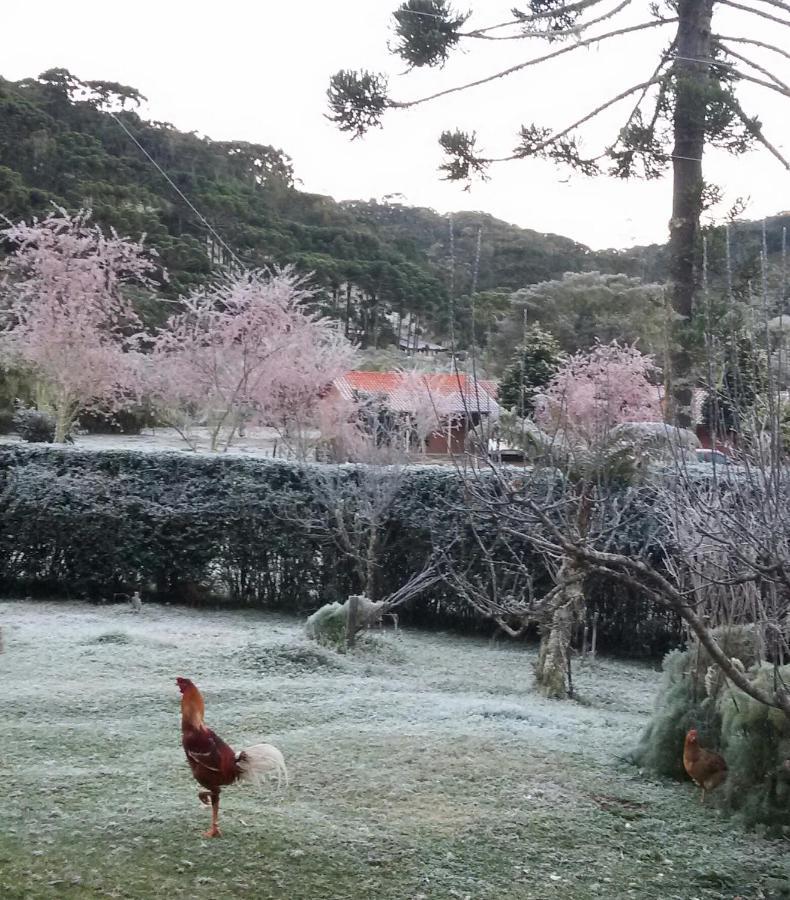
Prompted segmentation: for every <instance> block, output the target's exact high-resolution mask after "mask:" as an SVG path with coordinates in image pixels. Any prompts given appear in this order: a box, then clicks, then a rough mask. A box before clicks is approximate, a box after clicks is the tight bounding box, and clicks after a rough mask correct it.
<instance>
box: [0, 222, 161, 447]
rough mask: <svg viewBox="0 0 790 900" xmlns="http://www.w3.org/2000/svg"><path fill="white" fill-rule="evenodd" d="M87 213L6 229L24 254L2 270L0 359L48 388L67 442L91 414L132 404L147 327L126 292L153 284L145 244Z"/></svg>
mask: <svg viewBox="0 0 790 900" xmlns="http://www.w3.org/2000/svg"><path fill="white" fill-rule="evenodd" d="M89 218H90V216H89V213H86V212H80V213H78V214H76V215H75V216H72V217H69V216H68V215H67V214H66V213H65V212H64V211H63V210H61V211H60V212H59V214H56V215H52V216H49V217H48V218H46V219H44V220H43V221H41V222H38V221H34V222H33V224H32V225H26V224H25V223H20V224H19V225H13V226H11V227H10V228H6V229H5V230H4V231H2V232H0V234H2V236H3V238H4V239H5V240H6V241H10V242H12V243H13V244H15V245H16V247H17V249H16V252H14V253H13V254H12V255H11V256H9V257H8V258H7V259H6V260H5V261H4V263H3V265H2V271H3V272H4V273H5V278H4V280H3V284H2V296H3V301H4V303H3V312H4V321H3V328H2V332H1V333H0V338H1V340H0V346H1V348H2V352H3V356H4V357H5V358H6V359H7V360H8V361H9V362H10V363H11V364H13V365H16V366H19V367H22V368H24V369H28V370H29V371H30V372H31V374H32V375H33V377H34V378H36V379H37V380H38V381H39V383H40V384H41V385H42V386H43V387H44V389H45V394H46V397H47V400H48V402H49V403H50V404H51V405H52V407H53V408H54V411H55V414H56V418H57V430H56V436H55V437H56V440H63V439H64V438H65V436H66V435H67V434H68V432H69V429H70V428H71V426H72V425H73V423H74V421H75V420H76V418H77V416H78V415H79V414H80V413H81V412H85V411H92V410H93V411H104V412H113V411H116V410H119V409H121V408H123V407H124V406H128V405H129V402H130V399H131V398H133V397H134V396H136V394H137V392H138V388H139V383H138V377H137V376H138V371H139V365H138V362H139V360H138V354H137V353H136V349H135V348H136V343H137V336H138V333H139V330H140V327H141V323H140V320H139V318H138V316H137V314H136V312H135V310H134V307H133V305H132V302H131V299H130V298H129V297H128V296H127V295H126V294H125V293H124V291H123V289H122V288H123V286H124V285H125V284H127V283H129V282H137V283H138V284H141V285H144V286H147V285H149V273H150V272H151V271H152V270H153V268H154V264H153V263H152V262H151V260H150V259H148V258H147V257H146V256H145V255H144V253H145V250H144V247H143V245H142V244H141V243H138V242H134V241H129V240H126V239H123V238H119V237H118V235H117V234H115V233H114V232H112V233H111V234H110V235H109V236H107V235H105V234H104V233H103V232H102V231H101V229H100V228H98V227H97V226H92V225H90V224H89Z"/></svg>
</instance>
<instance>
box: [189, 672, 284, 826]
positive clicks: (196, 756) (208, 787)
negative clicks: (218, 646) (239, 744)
mask: <svg viewBox="0 0 790 900" xmlns="http://www.w3.org/2000/svg"><path fill="white" fill-rule="evenodd" d="M176 684H177V685H178V688H179V690H180V691H181V734H182V739H181V743H182V745H183V747H184V753H185V754H186V757H187V762H188V763H189V767H190V768H191V769H192V774H193V775H194V777H195V781H197V783H198V784H200V785H202V786H203V787H204V788H205V790H202V791H198V799H199V800H200V802H201V803H203V804H204V805H206V806H208V805H209V803H210V804H211V828H209V830H208V831H206V832H205V833H204V836H205V837H219V835H220V830H219V824H218V822H219V792H220V790H221V789H222V788H223V787H225V785H228V784H233V782H234V781H251V782H253V783H256V784H260V783H261V782H262V781H263V780H264V779H265V778H266V776H267V775H273V776H274V777H275V778H276V779H277V782H278V784H279V783H281V782H282V781H285V783H286V784H287V783H288V770H287V769H286V767H285V760H284V759H283V755H282V753H280V751H279V750H278V749H277V748H276V747H274V746H272V744H255V745H254V746H253V747H248V748H247V749H246V750H241V751H240V752H239V753H234V751H233V750H232V749H231V748H230V747H229V746H228V745H227V744H226V743H225V741H223V740H222V738H220V737H218V736H217V735H216V734H214V732H213V731H212V730H211V729H210V728H208V727H207V726H206V724H205V722H204V721H203V715H204V712H205V707H204V704H203V696H202V695H201V693H200V691H199V690H198V689H197V686H196V685H195V684H194V683H193V682H191V681H190V680H189V679H188V678H176Z"/></svg>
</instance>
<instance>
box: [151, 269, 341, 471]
mask: <svg viewBox="0 0 790 900" xmlns="http://www.w3.org/2000/svg"><path fill="white" fill-rule="evenodd" d="M309 297H310V291H309V290H307V289H306V288H305V287H304V286H303V283H302V281H300V279H299V278H298V277H297V276H296V275H295V274H294V273H293V272H292V271H290V270H286V271H284V272H281V273H278V274H270V273H268V272H263V271H249V272H244V273H242V274H241V275H237V276H232V277H227V278H225V279H224V280H222V281H219V282H217V283H216V284H215V285H212V286H210V287H207V288H204V289H201V290H197V291H195V292H193V293H192V294H191V295H190V296H188V297H186V298H183V299H182V301H181V309H180V310H179V311H178V312H177V313H175V314H174V315H173V316H172V317H171V318H170V319H169V321H168V322H167V324H166V325H165V327H164V328H162V329H161V330H160V331H159V332H158V334H157V335H156V337H155V340H154V343H153V349H152V353H151V354H150V357H149V359H148V377H147V382H148V389H149V395H150V397H151V399H152V401H153V402H154V404H155V406H156V407H157V409H158V411H159V415H160V417H161V418H162V419H164V420H165V421H166V422H168V424H170V425H172V426H173V427H175V428H176V429H177V430H178V431H179V433H180V434H181V435H182V437H183V438H184V439H185V440H186V441H187V443H188V444H189V445H190V446H192V448H193V449H194V448H195V446H196V445H195V442H194V439H193V437H192V434H193V432H192V429H193V426H194V425H195V424H197V423H206V424H208V425H209V429H210V446H211V450H212V451H217V450H223V449H224V450H227V449H228V448H229V447H230V445H231V444H232V443H233V441H234V439H235V438H236V437H237V435H238V433H239V429H240V428H241V427H243V426H245V425H268V426H273V427H275V428H277V429H278V430H279V432H280V434H281V435H282V436H283V437H284V438H285V439H286V440H287V441H288V442H289V443H290V444H291V446H292V448H293V449H295V450H296V451H297V452H298V453H300V454H303V453H304V451H305V441H304V435H305V432H306V429H307V428H309V427H311V426H313V425H314V424H315V421H316V417H317V410H318V404H319V399H320V397H321V395H322V393H323V392H324V391H325V389H326V388H327V387H328V385H330V384H331V383H332V381H333V380H334V379H335V378H337V377H338V376H339V375H341V374H342V373H343V372H345V371H347V370H348V368H349V367H350V365H351V361H352V358H353V353H354V349H353V347H352V345H351V344H350V343H349V342H348V341H347V340H346V339H345V338H344V337H343V336H342V335H341V334H340V332H339V331H338V330H337V328H336V327H335V325H334V324H333V323H331V322H330V321H329V320H327V319H323V318H320V317H318V316H315V315H313V314H312V313H310V312H308V311H307V310H306V309H305V301H306V300H307V299H308V298H309Z"/></svg>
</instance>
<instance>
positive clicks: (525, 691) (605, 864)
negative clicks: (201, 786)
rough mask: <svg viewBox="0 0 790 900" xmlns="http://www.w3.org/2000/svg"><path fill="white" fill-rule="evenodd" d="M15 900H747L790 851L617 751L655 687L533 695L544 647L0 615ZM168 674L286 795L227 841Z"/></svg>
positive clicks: (253, 805)
mask: <svg viewBox="0 0 790 900" xmlns="http://www.w3.org/2000/svg"><path fill="white" fill-rule="evenodd" d="M0 622H1V623H2V627H3V633H4V643H5V649H4V652H3V653H2V654H0V686H2V694H1V695H0V696H1V697H2V699H1V700H0V778H1V779H2V784H3V802H2V825H1V826H0V897H2V898H26V900H27V898H36V897H67V898H72V897H147V898H149V897H150V898H164V900H174V898H191V897H199V898H203V897H205V898H226V897H249V898H278V900H330V898H338V900H339V898H349V900H351V898H354V900H357V898H366V897H371V898H373V897H376V898H383V900H389V898H437V900H447V898H463V897H468V898H474V900H478V898H481V900H482V898H492V900H508V898H536V900H537V898H541V900H543V898H545V900H551V898H558V900H559V898H565V900H574V898H585V900H586V898H593V897H596V898H597V897H601V898H616V897H644V898H655V900H659V898H660V900H671V898H678V900H692V898H695V897H697V898H703V897H704V898H734V897H742V898H758V897H765V896H776V897H779V896H783V895H782V894H780V893H776V891H777V889H778V887H779V882H780V880H782V881H784V883H785V884H788V885H790V881H786V880H785V879H788V878H790V859H788V856H790V854H788V850H790V848H789V847H788V845H787V843H786V842H784V843H782V842H768V841H765V840H763V839H761V838H760V837H758V836H756V835H754V834H746V833H744V832H742V831H741V830H740V829H738V828H737V827H732V826H731V825H730V824H728V823H727V822H725V821H722V820H721V819H720V818H719V817H718V816H717V814H716V813H715V812H714V811H712V810H707V809H701V808H700V807H699V804H698V800H697V795H696V793H695V792H694V791H693V790H692V789H691V787H690V786H689V785H678V784H671V783H661V782H657V781H654V780H651V779H649V778H647V777H645V776H640V774H639V773H638V772H637V771H636V770H635V769H633V768H632V767H630V766H628V765H627V764H625V763H623V762H621V761H620V760H618V758H617V757H618V755H621V754H623V753H624V751H625V749H626V748H627V747H628V745H629V744H630V742H631V741H632V739H633V738H634V736H635V735H636V733H637V732H638V731H639V729H640V728H641V727H642V725H643V724H644V722H645V718H646V715H647V712H648V710H649V707H650V704H651V702H652V695H653V691H654V685H655V678H656V675H655V673H653V672H651V671H649V670H648V669H646V668H640V667H637V666H633V665H628V664H625V663H614V662H609V661H599V662H598V663H597V664H596V665H595V666H594V667H589V668H587V669H586V670H584V671H582V672H581V673H580V674H579V676H578V689H579V691H580V693H581V695H582V696H583V700H584V702H583V703H556V702H547V701H544V700H541V699H539V698H538V697H536V696H535V694H533V693H532V691H531V689H530V681H531V677H530V667H531V662H532V654H531V653H529V652H525V651H524V650H519V649H513V648H509V649H492V648H491V647H489V645H488V644H487V643H485V642H478V641H473V640H469V639H463V638H457V637H448V636H435V635H428V634H423V633H415V632H405V633H401V634H399V635H388V636H386V637H382V638H378V639H377V640H376V641H375V642H374V645H373V646H368V647H365V648H363V649H360V650H359V651H358V652H357V653H356V654H355V655H354V656H353V657H348V658H342V657H335V656H333V655H331V654H329V653H327V652H324V651H321V650H319V649H317V648H315V647H314V646H312V645H310V644H307V643H305V642H304V640H303V638H302V636H301V628H300V627H299V625H298V624H297V623H295V622H293V621H290V620H287V619H283V618H277V617H272V616H262V615H260V614H251V613H250V614H244V613H213V612H195V611H190V610H185V609H170V608H166V607H151V606H148V607H146V608H145V609H144V612H143V613H142V614H141V615H139V616H138V615H135V614H133V613H132V612H131V611H127V610H126V609H125V608H122V607H106V608H99V607H89V606H85V605H77V604H70V603H57V604H56V603H50V604H33V603H12V602H9V603H2V604H0ZM176 675H185V676H190V677H192V678H193V679H194V680H195V681H196V682H197V683H198V684H199V686H200V687H201V688H202V689H203V690H204V693H205V696H206V703H207V720H208V722H209V724H211V725H213V726H214V727H215V728H216V729H217V731H218V732H219V733H220V734H221V735H222V736H224V737H225V738H226V739H227V740H228V741H229V742H230V743H231V744H232V745H234V746H236V747H241V746H244V745H245V744H249V743H253V742H255V741H256V740H258V739H261V738H266V739H269V740H272V741H273V742H274V743H276V744H277V745H278V746H280V747H281V749H282V750H283V751H284V753H285V754H286V757H287V759H288V761H289V763H290V768H291V775H292V786H291V788H290V789H289V790H288V791H287V793H286V794H285V795H284V796H283V797H282V798H281V799H279V800H277V799H276V798H274V797H272V796H269V795H267V796H264V797H260V796H258V795H256V794H255V793H254V792H252V791H250V790H245V789H244V788H243V787H233V788H230V789H228V790H227V791H226V792H225V793H224V795H223V805H222V810H221V825H222V827H223V830H224V836H223V837H222V838H221V839H219V840H216V841H207V840H204V839H202V838H201V837H200V832H201V830H202V829H204V828H206V827H207V825H208V812H207V810H206V809H205V808H204V807H202V806H201V805H200V804H199V803H198V801H197V796H196V791H197V787H196V785H195V784H194V782H193V781H192V778H191V775H190V773H189V770H188V768H187V766H186V763H185V762H184V759H183V757H182V752H181V748H180V745H179V738H180V735H179V719H178V691H177V689H176V686H175V684H174V678H175V677H176Z"/></svg>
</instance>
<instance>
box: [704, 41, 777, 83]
mask: <svg viewBox="0 0 790 900" xmlns="http://www.w3.org/2000/svg"><path fill="white" fill-rule="evenodd" d="M717 46H718V47H720V48H721V49H722V50H724V51H725V52H726V53H729V55H730V56H732V57H734V58H735V59H738V60H740V61H741V62H742V63H746V65H747V66H751V68H752V69H754V70H755V71H756V72H760V73H761V74H762V75H765V76H766V78H770V79H771V81H772V82H773V83H774V84H775V85H778V86H779V87H780V88H784V90H785V91H787V92H790V86H788V85H786V84H785V83H784V81H782V80H781V79H780V78H777V77H776V75H774V74H773V72H771V71H769V70H768V69H766V68H764V67H763V66H761V65H758V64H757V63H756V62H752V60H750V59H748V58H747V57H745V56H741V54H740V53H736V52H735V51H734V50H733V49H732V48H731V47H725V45H724V44H717ZM736 71H737V69H736Z"/></svg>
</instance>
